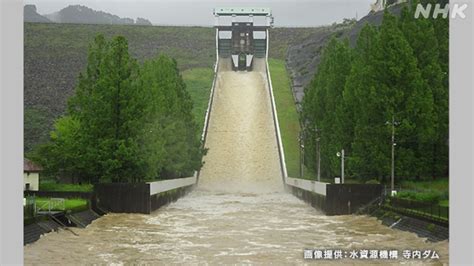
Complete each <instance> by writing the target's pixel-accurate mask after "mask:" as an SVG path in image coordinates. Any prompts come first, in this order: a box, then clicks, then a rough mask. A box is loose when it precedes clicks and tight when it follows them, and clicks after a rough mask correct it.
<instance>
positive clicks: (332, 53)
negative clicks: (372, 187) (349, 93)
mask: <svg viewBox="0 0 474 266" xmlns="http://www.w3.org/2000/svg"><path fill="white" fill-rule="evenodd" d="M351 60H352V53H351V50H350V49H349V45H348V43H347V42H346V41H345V42H342V41H338V40H336V39H335V38H333V39H331V40H330V41H329V43H328V45H327V46H326V47H325V49H324V52H323V57H322V59H321V63H320V65H319V68H318V73H317V74H316V76H315V79H314V80H313V82H312V83H311V84H310V85H309V87H308V88H307V89H306V92H305V95H306V96H305V98H304V103H303V119H304V123H305V125H306V126H305V132H304V134H305V147H306V148H305V150H307V151H308V152H307V160H306V161H307V162H309V163H307V164H308V166H309V167H311V168H314V169H315V170H316V163H315V162H316V160H317V156H316V152H315V151H316V141H315V140H316V138H318V137H320V145H321V146H320V147H321V148H320V150H321V165H322V168H321V173H324V175H326V176H328V175H334V174H335V173H338V172H339V167H340V164H339V160H338V159H337V157H336V156H335V154H336V152H337V151H339V150H341V149H342V148H344V146H345V145H347V143H350V132H351V130H350V128H348V127H347V124H346V122H348V119H346V118H345V117H344V115H345V114H346V110H345V109H344V108H343V106H342V101H343V99H342V91H343V89H344V84H345V80H346V77H347V76H348V74H349V72H350V69H351ZM316 129H317V130H319V132H318V133H317V132H316V131H315V130H316ZM347 136H349V137H347Z"/></svg>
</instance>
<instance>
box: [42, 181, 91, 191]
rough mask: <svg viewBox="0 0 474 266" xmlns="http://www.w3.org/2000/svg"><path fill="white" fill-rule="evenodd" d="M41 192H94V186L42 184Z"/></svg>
mask: <svg viewBox="0 0 474 266" xmlns="http://www.w3.org/2000/svg"><path fill="white" fill-rule="evenodd" d="M40 190H41V191H80V192H92V190H93V186H92V185H91V184H83V185H79V184H56V183H55V182H53V181H50V182H47V181H46V180H45V181H44V182H41V184H40Z"/></svg>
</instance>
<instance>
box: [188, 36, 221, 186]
mask: <svg viewBox="0 0 474 266" xmlns="http://www.w3.org/2000/svg"><path fill="white" fill-rule="evenodd" d="M218 70H219V30H218V29H216V62H215V63H214V78H213V79H212V85H211V92H210V93H209V100H208V101H207V109H206V116H205V117H204V126H203V128H202V134H201V143H202V147H205V145H206V138H207V129H208V128H209V119H210V118H211V110H212V103H213V102H214V91H215V88H216V83H217V72H218ZM200 173H201V171H196V172H194V176H195V177H196V184H197V183H198V182H199V175H200Z"/></svg>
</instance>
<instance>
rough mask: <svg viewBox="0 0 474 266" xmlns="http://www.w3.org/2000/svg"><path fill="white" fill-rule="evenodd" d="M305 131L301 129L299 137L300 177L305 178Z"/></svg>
mask: <svg viewBox="0 0 474 266" xmlns="http://www.w3.org/2000/svg"><path fill="white" fill-rule="evenodd" d="M303 136H304V135H303V131H300V136H299V138H298V140H299V144H300V178H303V175H304V172H303V168H304V137H303Z"/></svg>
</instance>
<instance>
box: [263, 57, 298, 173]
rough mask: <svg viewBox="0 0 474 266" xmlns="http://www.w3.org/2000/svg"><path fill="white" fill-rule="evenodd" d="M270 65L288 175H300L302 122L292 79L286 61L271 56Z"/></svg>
mask: <svg viewBox="0 0 474 266" xmlns="http://www.w3.org/2000/svg"><path fill="white" fill-rule="evenodd" d="M268 65H269V68H270V76H271V79H272V86H273V95H274V98H275V104H276V109H277V114H278V123H279V124H280V133H281V140H282V143H283V150H284V152H285V162H286V168H287V171H288V176H290V177H299V175H300V174H299V164H300V161H299V160H300V158H299V157H300V151H299V147H298V146H299V144H298V134H299V132H300V124H299V117H298V112H297V110H296V105H295V102H294V99H293V95H292V92H291V87H290V80H289V78H288V74H287V72H286V68H285V61H283V60H280V59H273V58H270V59H268Z"/></svg>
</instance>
